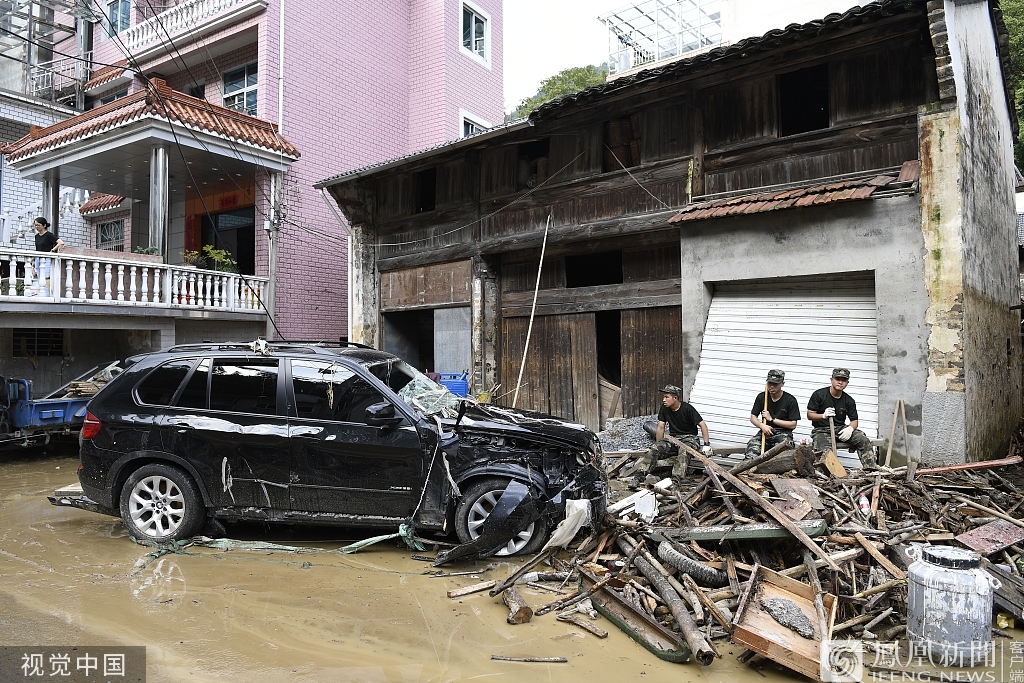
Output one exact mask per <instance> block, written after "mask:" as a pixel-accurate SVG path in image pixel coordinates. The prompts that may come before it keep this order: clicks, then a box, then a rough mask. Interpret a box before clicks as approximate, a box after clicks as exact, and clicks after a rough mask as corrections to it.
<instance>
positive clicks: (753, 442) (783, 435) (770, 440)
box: [743, 429, 793, 460]
mask: <svg viewBox="0 0 1024 683" xmlns="http://www.w3.org/2000/svg"><path fill="white" fill-rule="evenodd" d="M792 440H793V432H792V431H790V430H788V429H776V430H775V433H774V434H772V435H771V436H765V437H764V450H765V451H767V450H768V449H770V448H774V447H775V446H778V445H779V444H780V443H783V442H785V441H792ZM759 455H761V431H760V430H758V432H757V434H755V435H754V436H752V437H751V438H750V441H748V442H747V450H746V452H744V453H743V459H744V460H749V459H750V458H756V457H757V456H759Z"/></svg>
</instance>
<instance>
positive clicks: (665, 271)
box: [622, 241, 680, 282]
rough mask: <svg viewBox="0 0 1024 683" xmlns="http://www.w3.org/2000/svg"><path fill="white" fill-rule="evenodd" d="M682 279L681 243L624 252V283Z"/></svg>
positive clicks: (625, 250)
mask: <svg viewBox="0 0 1024 683" xmlns="http://www.w3.org/2000/svg"><path fill="white" fill-rule="evenodd" d="M679 277H680V260H679V242H678V241H676V242H673V243H672V244H665V245H659V246H652V247H646V248H644V249H624V250H623V251H622V279H623V281H624V282H647V281H652V280H677V279H679Z"/></svg>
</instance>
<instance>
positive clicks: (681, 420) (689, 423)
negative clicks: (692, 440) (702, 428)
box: [658, 403, 704, 436]
mask: <svg viewBox="0 0 1024 683" xmlns="http://www.w3.org/2000/svg"><path fill="white" fill-rule="evenodd" d="M703 421H704V418H703V417H701V416H700V413H698V412H697V409H696V408H694V407H693V406H691V405H690V404H689V403H680V404H679V410H669V408H668V406H662V407H661V410H659V411H658V422H664V423H665V424H667V425H668V434H669V436H685V435H687V434H696V433H697V425H699V424H700V423H701V422H703Z"/></svg>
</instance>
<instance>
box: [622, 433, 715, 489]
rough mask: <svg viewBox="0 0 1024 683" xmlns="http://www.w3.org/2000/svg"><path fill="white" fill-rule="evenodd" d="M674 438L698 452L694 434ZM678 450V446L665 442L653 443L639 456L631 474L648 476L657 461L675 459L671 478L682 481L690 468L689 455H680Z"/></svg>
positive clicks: (698, 442)
mask: <svg viewBox="0 0 1024 683" xmlns="http://www.w3.org/2000/svg"><path fill="white" fill-rule="evenodd" d="M676 438H677V439H679V440H680V441H682V442H683V443H685V444H686V445H687V446H689V447H690V448H692V449H694V450H695V451H699V450H700V439H698V438H697V435H696V434H686V435H684V436H677V437H676ZM680 450H681V449H680V448H679V447H678V446H676V445H675V444H673V443H669V442H668V441H667V440H664V439H663V440H661V441H655V442H654V444H653V445H652V446H651V447H650V448H649V449H648V450H647V452H646V453H644V454H643V455H642V456H640V459H639V460H638V461H637V464H636V468H635V469H634V470H633V472H634V473H635V474H639V475H647V474H650V472H651V468H652V467H654V466H655V464H657V462H658V461H659V460H669V459H671V458H675V464H673V465H672V477H673V478H675V479H682V478H683V477H685V476H686V470H687V468H688V467H689V466H690V454H689V453H687V452H685V451H683V452H682V453H680V452H679V451H680Z"/></svg>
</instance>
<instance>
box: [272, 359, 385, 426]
mask: <svg viewBox="0 0 1024 683" xmlns="http://www.w3.org/2000/svg"><path fill="white" fill-rule="evenodd" d="M292 387H293V388H294V391H295V409H296V411H297V412H298V414H299V417H304V418H308V419H311V420H335V421H338V422H355V423H359V424H365V422H366V409H367V408H368V407H369V406H372V405H374V404H375V403H383V402H384V396H383V395H382V394H381V393H380V392H379V391H377V390H376V389H375V388H373V386H372V385H371V384H370V383H369V382H367V381H366V380H365V379H363V378H362V377H360V376H359V375H357V374H356V373H355V372H354V371H352V370H351V369H349V368H347V367H345V366H344V365H342V364H340V363H336V362H327V361H306V360H293V361H292Z"/></svg>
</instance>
